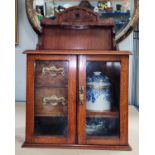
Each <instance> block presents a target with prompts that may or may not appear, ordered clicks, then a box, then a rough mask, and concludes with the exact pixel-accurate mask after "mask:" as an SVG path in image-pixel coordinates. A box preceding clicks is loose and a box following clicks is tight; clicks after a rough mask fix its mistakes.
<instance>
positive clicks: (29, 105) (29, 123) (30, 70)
mask: <svg viewBox="0 0 155 155" xmlns="http://www.w3.org/2000/svg"><path fill="white" fill-rule="evenodd" d="M26 98H27V100H26V142H31V139H32V136H33V128H34V57H33V56H32V55H27V88H26Z"/></svg>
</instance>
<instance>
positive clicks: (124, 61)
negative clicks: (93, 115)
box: [120, 56, 129, 145]
mask: <svg viewBox="0 0 155 155" xmlns="http://www.w3.org/2000/svg"><path fill="white" fill-rule="evenodd" d="M128 65H129V62H128V57H127V56H122V57H121V82H120V141H121V145H127V144H128V72H129V68H128Z"/></svg>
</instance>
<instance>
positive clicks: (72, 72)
mask: <svg viewBox="0 0 155 155" xmlns="http://www.w3.org/2000/svg"><path fill="white" fill-rule="evenodd" d="M36 60H51V61H52V60H55V61H56V60H58V61H61V60H62V61H68V62H69V65H68V66H69V68H68V135H67V138H65V137H57V136H35V135H34V102H35V100H34V92H35V85H34V79H35V61H36ZM76 65H77V59H76V56H63V55H35V54H34V55H33V54H28V55H27V91H26V96H27V101H26V143H46V144H47V143H49V144H50V143H57V144H62V143H67V144H74V143H75V140H76V72H77V68H76Z"/></svg>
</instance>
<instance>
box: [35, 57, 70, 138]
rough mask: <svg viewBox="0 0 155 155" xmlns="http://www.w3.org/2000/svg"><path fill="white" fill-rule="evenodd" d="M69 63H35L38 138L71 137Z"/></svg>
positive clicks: (49, 61)
mask: <svg viewBox="0 0 155 155" xmlns="http://www.w3.org/2000/svg"><path fill="white" fill-rule="evenodd" d="M68 66H69V62H68V61H53V60H37V61H35V103H34V107H35V109H34V117H35V118H34V135H35V136H57V137H60V136H61V137H67V136H68Z"/></svg>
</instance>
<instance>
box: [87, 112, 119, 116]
mask: <svg viewBox="0 0 155 155" xmlns="http://www.w3.org/2000/svg"><path fill="white" fill-rule="evenodd" d="M87 117H109V118H113V117H119V111H117V110H113V111H104V112H91V111H87Z"/></svg>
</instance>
